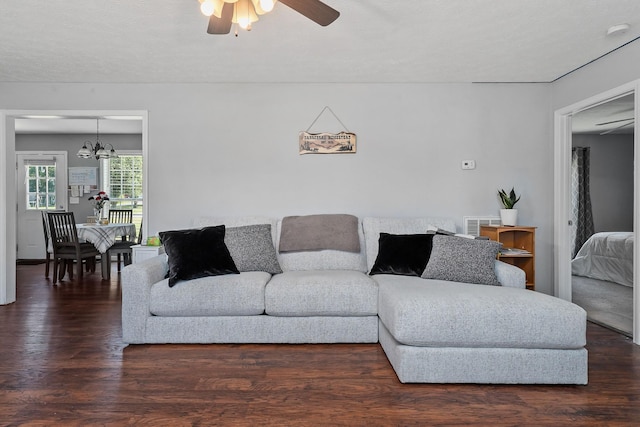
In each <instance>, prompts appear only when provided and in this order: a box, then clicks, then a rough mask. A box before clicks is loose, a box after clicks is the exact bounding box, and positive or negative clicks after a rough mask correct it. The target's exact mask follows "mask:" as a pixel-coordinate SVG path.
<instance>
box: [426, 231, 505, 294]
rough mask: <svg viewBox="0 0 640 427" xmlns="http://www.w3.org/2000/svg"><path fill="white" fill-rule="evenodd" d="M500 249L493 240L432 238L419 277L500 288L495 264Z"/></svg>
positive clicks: (439, 236)
mask: <svg viewBox="0 0 640 427" xmlns="http://www.w3.org/2000/svg"><path fill="white" fill-rule="evenodd" d="M500 246H501V244H500V243H499V242H495V241H493V240H472V239H467V238H465V237H455V236H441V235H435V236H434V237H433V248H432V250H431V257H430V258H429V263H428V264H427V267H426V268H425V269H424V272H423V273H422V278H423V279H439V280H450V281H453V282H464V283H477V284H482V285H494V286H499V285H500V282H498V278H497V277H496V273H495V264H496V256H497V255H498V250H499V249H500Z"/></svg>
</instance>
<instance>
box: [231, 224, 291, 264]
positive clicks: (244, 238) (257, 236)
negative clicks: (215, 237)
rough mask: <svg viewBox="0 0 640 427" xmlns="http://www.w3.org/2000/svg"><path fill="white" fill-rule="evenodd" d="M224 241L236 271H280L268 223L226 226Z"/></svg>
mask: <svg viewBox="0 0 640 427" xmlns="http://www.w3.org/2000/svg"><path fill="white" fill-rule="evenodd" d="M224 243H225V244H226V245H227V248H228V249H229V253H230V254H231V258H233V262H234V263H235V264H236V267H237V268H238V271H240V272H243V271H266V272H267V273H271V274H278V273H282V269H281V268H280V264H279V263H278V257H277V256H276V249H275V248H274V246H273V240H272V239H271V225H270V224H255V225H245V226H242V227H227V229H226V233H225V236H224Z"/></svg>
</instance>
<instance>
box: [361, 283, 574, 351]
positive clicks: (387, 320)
mask: <svg viewBox="0 0 640 427" xmlns="http://www.w3.org/2000/svg"><path fill="white" fill-rule="evenodd" d="M373 278H374V280H376V282H378V286H379V289H380V293H379V312H378V316H379V317H380V320H381V321H382V323H383V324H384V325H385V327H386V328H387V329H388V330H389V332H390V333H391V334H392V335H393V337H394V338H395V339H396V340H397V341H398V342H400V343H402V344H405V345H412V346H426V347H501V348H505V347H513V348H549V349H552V348H563V349H570V348H582V347H583V346H584V345H585V342H586V312H585V311H584V310H583V309H582V308H581V307H579V306H577V305H575V304H572V303H570V302H567V301H564V300H561V299H559V298H555V297H552V296H549V295H545V294H542V293H539V292H533V291H529V290H526V289H517V288H507V287H502V286H477V285H473V284H469V283H458V282H447V281H442V280H433V279H429V280H425V279H421V278H419V277H409V276H392V275H377V276H373Z"/></svg>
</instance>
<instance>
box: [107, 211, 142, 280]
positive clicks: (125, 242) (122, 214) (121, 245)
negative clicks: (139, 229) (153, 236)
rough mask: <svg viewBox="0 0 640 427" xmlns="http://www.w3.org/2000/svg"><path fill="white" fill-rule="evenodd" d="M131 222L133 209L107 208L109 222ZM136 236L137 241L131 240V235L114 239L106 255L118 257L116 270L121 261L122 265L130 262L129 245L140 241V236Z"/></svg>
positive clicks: (119, 267) (119, 268)
mask: <svg viewBox="0 0 640 427" xmlns="http://www.w3.org/2000/svg"><path fill="white" fill-rule="evenodd" d="M132 222H133V209H111V210H109V223H114V224H129V223H132ZM141 235H142V233H140V235H139V236H138V242H135V241H133V240H131V238H130V237H131V236H122V239H121V240H118V241H116V242H115V243H114V244H113V245H112V246H111V247H110V248H109V254H108V256H112V255H116V256H117V258H118V271H120V270H121V268H122V262H123V261H124V265H125V266H126V265H129V264H131V256H132V250H131V246H133V245H137V244H138V243H140V237H141Z"/></svg>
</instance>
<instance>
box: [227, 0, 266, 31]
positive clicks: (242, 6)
mask: <svg viewBox="0 0 640 427" xmlns="http://www.w3.org/2000/svg"><path fill="white" fill-rule="evenodd" d="M259 19H260V18H258V14H257V13H256V9H255V7H254V6H253V3H252V2H251V1H250V0H237V2H236V5H235V8H234V9H233V18H232V19H231V22H233V23H234V24H238V25H239V26H240V28H242V29H244V30H248V31H251V24H252V23H254V22H256V21H258V20H259Z"/></svg>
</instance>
